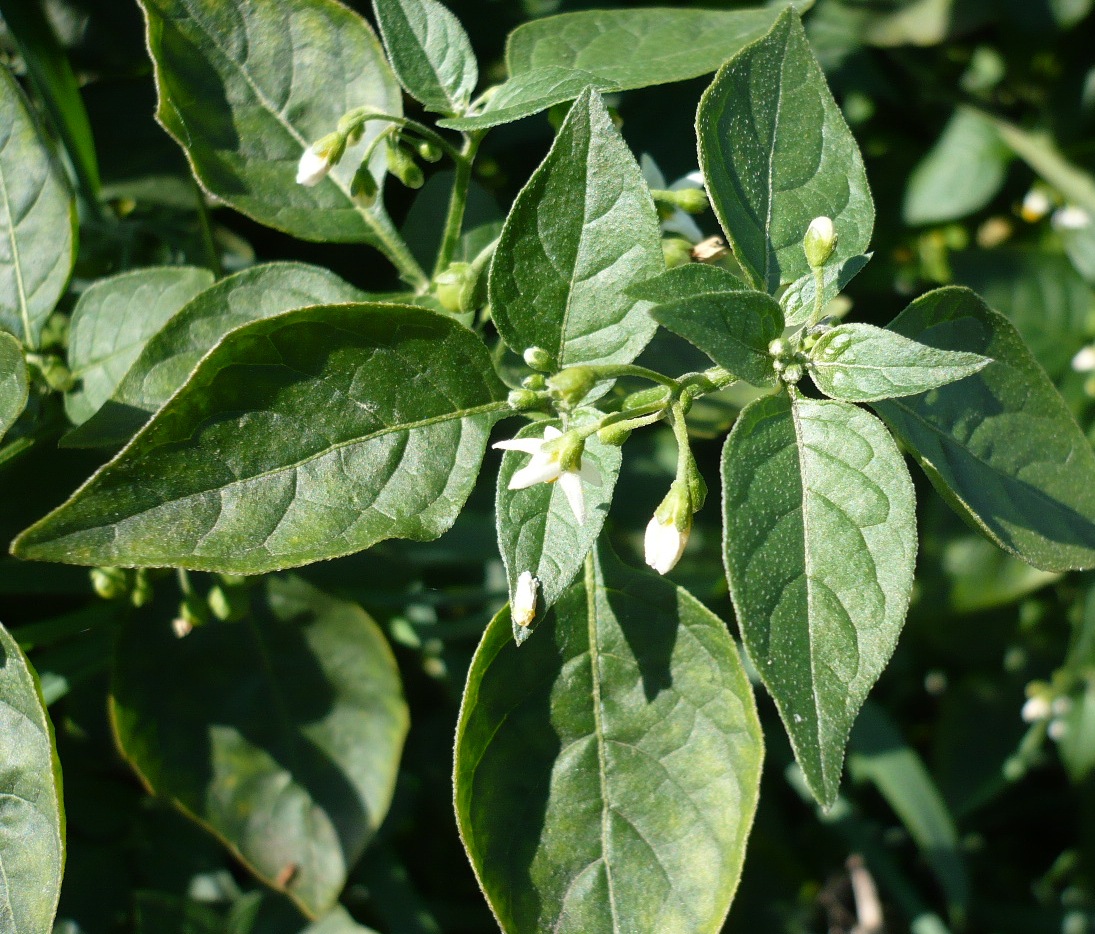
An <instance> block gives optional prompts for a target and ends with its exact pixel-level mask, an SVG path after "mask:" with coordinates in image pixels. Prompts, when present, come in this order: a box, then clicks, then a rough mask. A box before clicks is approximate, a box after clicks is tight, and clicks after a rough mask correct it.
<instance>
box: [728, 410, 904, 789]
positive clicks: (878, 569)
mask: <svg viewBox="0 0 1095 934" xmlns="http://www.w3.org/2000/svg"><path fill="white" fill-rule="evenodd" d="M722 483H723V521H724V526H723V536H724V537H723V548H724V554H725V558H726V572H727V577H728V578H729V581H730V594H731V596H732V598H733V601H734V609H735V610H736V611H737V615H738V623H739V625H740V627H741V632H742V637H743V638H744V640H745V648H746V650H747V651H748V653H749V657H750V658H751V659H752V661H753V664H754V665H755V667H756V669H757V671H758V672H759V673H760V676H761V679H762V680H763V681H764V684H765V686H766V687H767V688H768V690H769V692H770V693H771V695H772V697H773V698H774V699H775V702H776V706H777V707H778V708H779V712H780V716H781V717H782V718H783V724H784V726H785V727H786V729H787V733H788V736H789V737H790V739H791V745H792V747H793V748H794V751H795V758H796V759H797V760H798V763H799V765H800V766H801V767H802V771H803V773H804V774H805V776H806V781H807V783H808V784H809V786H810V790H811V791H812V792H813V794H814V797H815V798H817V800H818V801H819V802H820V803H821V804H823V805H824V806H826V807H828V806H830V805H832V803H833V802H834V801H835V800H836V796H837V790H838V788H839V785H840V769H841V763H842V761H843V758H844V746H845V743H846V742H847V739H848V733H849V731H850V730H851V727H852V722H853V720H854V719H855V715H856V712H857V711H858V710H859V707H860V706H861V705H862V703H863V700H864V698H866V696H867V692H868V691H869V690H870V689H871V686H872V685H873V684H874V682H875V681H876V680H877V678H878V676H879V674H881V672H882V669H883V668H885V666H886V663H887V662H888V661H889V659H890V655H891V654H892V653H893V650H894V646H895V645H896V644H897V637H898V634H899V633H900V632H901V627H902V625H903V624H904V622H905V611H906V610H907V608H908V605H909V594H910V592H911V590H912V579H913V565H914V563H915V559H916V518H915V513H914V509H913V505H914V504H913V487H912V481H911V480H910V479H909V473H908V470H907V469H906V468H905V462H904V460H903V458H902V457H901V453H900V452H899V451H898V449H897V445H896V444H894V441H893V439H892V438H891V437H890V435H889V434H888V433H887V431H886V430H885V428H884V427H883V426H882V424H881V423H880V422H879V421H878V420H877V419H876V418H874V416H872V415H871V414H870V413H869V412H866V411H864V410H863V409H859V408H856V407H855V406H852V405H848V404H846V403H844V402H831V401H827V400H815V399H804V398H798V399H795V400H794V401H792V400H791V399H790V398H789V397H788V396H787V394H785V393H780V394H778V395H775V396H767V397H765V398H763V399H758V400H757V401H756V402H753V403H752V404H750V405H749V406H748V407H747V408H746V409H745V410H744V411H743V412H742V413H741V415H740V417H739V418H738V421H737V424H736V425H735V426H734V430H733V431H732V432H731V433H730V436H729V438H728V439H727V441H726V447H725V448H724V450H723V456H722Z"/></svg>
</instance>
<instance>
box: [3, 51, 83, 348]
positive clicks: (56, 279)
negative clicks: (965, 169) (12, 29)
mask: <svg viewBox="0 0 1095 934" xmlns="http://www.w3.org/2000/svg"><path fill="white" fill-rule="evenodd" d="M75 257H76V203H75V201H73V198H72V195H71V193H70V192H69V190H68V184H67V182H66V181H65V179H64V176H63V175H62V174H61V171H60V169H59V168H58V167H57V164H56V162H55V161H54V159H53V156H52V154H51V153H50V151H49V149H48V148H47V146H46V143H45V141H44V140H43V139H42V137H41V135H40V134H39V132H38V126H37V124H36V122H35V119H34V117H33V115H32V114H31V111H30V109H29V106H28V104H27V101H26V98H25V97H23V92H22V91H20V90H19V85H18V84H16V82H15V79H14V78H13V77H12V76H11V74H10V73H9V72H8V70H7V68H3V67H0V328H2V329H4V330H7V331H10V332H11V333H12V334H14V335H15V336H16V337H18V338H19V339H20V340H21V341H22V342H23V343H24V344H25V345H26V346H27V347H31V348H33V347H37V346H38V339H39V337H40V336H41V333H42V326H43V325H44V324H45V323H46V318H48V317H49V314H50V312H51V311H53V307H54V305H56V304H57V299H59V298H60V297H61V294H62V293H63V292H64V290H65V284H66V283H67V282H68V276H69V273H70V272H71V271H72V264H73V261H74V260H75Z"/></svg>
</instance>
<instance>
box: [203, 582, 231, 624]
mask: <svg viewBox="0 0 1095 934" xmlns="http://www.w3.org/2000/svg"><path fill="white" fill-rule="evenodd" d="M208 602H209V609H210V610H211V611H212V613H213V615H214V616H215V617H217V619H222V620H227V619H231V618H232V613H233V608H232V601H231V599H230V598H229V596H228V594H227V593H226V592H225V589H224V588H223V587H220V586H216V587H214V588H213V589H212V590H210V591H209V597H208Z"/></svg>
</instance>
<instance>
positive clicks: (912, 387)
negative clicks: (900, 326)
mask: <svg viewBox="0 0 1095 934" xmlns="http://www.w3.org/2000/svg"><path fill="white" fill-rule="evenodd" d="M991 362H992V361H991V360H989V359H988V358H987V357H982V356H980V355H979V354H975V353H969V352H968V351H962V350H939V349H938V348H936V347H929V346H927V345H926V344H920V343H917V342H916V341H914V340H910V339H909V338H907V337H902V336H901V335H900V334H895V333H894V332H893V331H887V330H886V329H884V328H876V327H874V325H871V324H860V323H858V322H856V323H853V324H838V325H837V326H836V327H834V328H830V329H829V330H828V331H826V332H825V333H824V334H822V335H821V337H819V338H818V341H817V343H816V344H814V346H813V349H812V350H811V351H810V363H809V367H808V369H809V373H810V376H812V377H813V380H814V382H815V383H816V384H817V388H818V389H820V390H821V391H822V392H823V393H825V395H827V396H829V397H830V398H833V399H842V400H844V401H845V402H875V401H877V400H878V399H893V398H895V397H897V396H911V395H915V394H916V393H919V392H926V391H927V390H929V389H935V388H936V387H937V386H944V385H946V384H947V383H954V382H957V381H958V380H960V379H964V378H965V377H967V376H972V375H973V374H974V373H976V372H978V371H979V370H981V369H983V368H984V367H985V366H987V365H988V364H989V363H991Z"/></svg>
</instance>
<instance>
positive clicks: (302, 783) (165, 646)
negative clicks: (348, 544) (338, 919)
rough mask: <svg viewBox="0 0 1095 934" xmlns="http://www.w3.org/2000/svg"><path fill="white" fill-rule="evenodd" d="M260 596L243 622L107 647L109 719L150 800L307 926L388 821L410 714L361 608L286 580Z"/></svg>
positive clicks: (143, 628) (158, 626) (136, 630)
mask: <svg viewBox="0 0 1095 934" xmlns="http://www.w3.org/2000/svg"><path fill="white" fill-rule="evenodd" d="M262 586H263V590H262V592H261V593H262V597H261V605H259V606H256V607H255V611H254V612H253V613H252V614H251V615H249V616H248V617H247V618H245V619H243V620H240V621H237V622H230V623H221V622H212V623H208V624H206V625H204V626H200V627H198V628H196V629H194V630H193V631H192V632H191V633H190V634H189V635H187V636H186V637H185V638H182V639H180V638H178V637H176V636H175V634H174V633H173V632H172V629H171V627H170V626H169V625H167V620H166V619H163V618H161V619H159V620H151V619H147V618H144V617H137V618H134V619H133V620H132V621H131V623H130V624H128V625H127V627H126V629H125V630H124V631H123V633H122V634H121V637H120V638H119V639H118V640H117V649H116V654H115V659H114V674H113V680H112V684H111V696H110V714H111V722H112V725H113V727H114V733H115V736H116V737H117V740H118V746H119V748H120V749H121V750H122V753H123V755H125V757H126V758H127V759H128V760H129V762H130V763H131V764H132V765H133V767H134V768H135V769H136V770H137V772H138V773H139V774H140V776H141V778H142V779H143V780H144V782H145V784H146V785H147V786H148V787H149V788H151V790H152V791H153V792H155V793H156V794H158V795H161V796H163V797H164V798H167V799H169V800H171V801H172V802H173V803H175V804H176V805H177V806H178V807H179V808H181V809H182V810H183V811H184V812H185V813H186V814H188V815H189V816H190V817H192V818H194V819H195V820H197V821H198V822H200V823H201V824H202V825H203V826H205V827H206V828H208V829H209V830H210V831H212V832H213V833H214V834H215V835H216V836H217V837H218V838H219V839H221V840H222V841H223V842H224V843H225V844H226V845H227V846H228V847H229V848H230V849H232V851H233V852H234V853H236V854H237V855H238V856H239V857H240V859H242V860H243V862H244V864H245V865H246V866H247V867H248V868H249V869H251V870H252V871H253V872H254V873H255V874H256V875H257V876H258V877H259V878H260V879H262V880H263V881H264V882H266V883H267V884H268V885H271V886H273V887H275V888H277V889H279V890H281V891H284V892H285V893H286V894H287V895H288V896H289V897H290V898H292V899H293V901H295V902H296V903H297V904H298V905H299V906H300V907H301V908H302V909H303V910H304V911H306V912H308V913H309V914H310V915H318V914H321V913H322V912H324V911H326V910H327V909H329V908H331V907H332V906H333V905H334V904H335V903H336V901H337V899H338V894H339V892H340V891H341V890H342V887H343V886H344V885H345V882H346V873H347V872H348V871H349V869H350V868H351V867H352V866H353V864H354V863H355V862H356V861H357V859H358V858H359V857H360V856H361V853H362V851H363V850H364V849H365V846H366V844H367V842H368V840H369V839H370V837H372V835H373V834H374V833H375V832H376V828H377V827H379V826H380V823H381V821H383V819H384V815H385V813H387V810H388V805H389V804H390V802H391V798H392V792H393V790H394V788H395V776H396V772H397V770H398V767H399V757H400V753H401V750H402V747H403V739H404V737H405V736H406V733H407V724H408V716H407V707H406V704H405V703H404V701H403V696H402V690H401V687H400V682H399V674H398V671H397V669H396V665H395V659H394V658H393V657H392V653H391V649H390V648H389V647H388V644H387V641H386V640H385V638H384V636H383V634H382V633H381V631H380V629H379V627H378V626H377V625H376V623H374V622H373V621H372V619H371V618H370V617H369V616H368V615H367V614H366V613H365V611H364V610H362V609H361V607H359V606H358V605H357V604H355V603H347V602H345V601H342V600H337V599H335V598H334V597H329V596H327V595H326V594H324V593H322V592H320V591H318V590H316V589H315V588H313V587H311V586H310V585H309V584H306V583H304V582H303V581H302V580H300V579H299V578H295V577H277V578H270V579H268V580H267V581H266V582H265V583H264V584H263V585H262ZM255 602H256V603H259V601H258V600H256V601H255Z"/></svg>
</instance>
